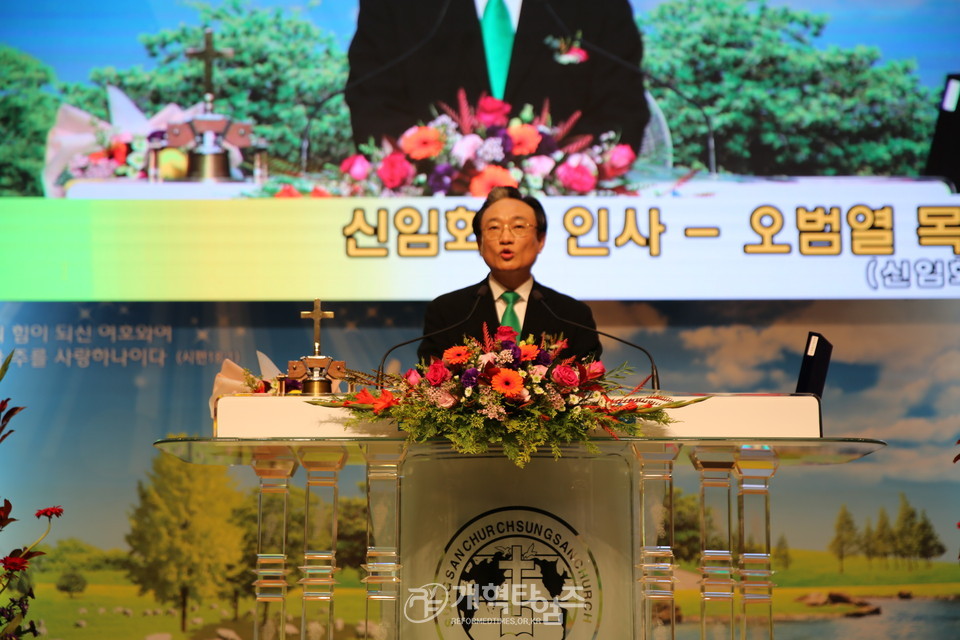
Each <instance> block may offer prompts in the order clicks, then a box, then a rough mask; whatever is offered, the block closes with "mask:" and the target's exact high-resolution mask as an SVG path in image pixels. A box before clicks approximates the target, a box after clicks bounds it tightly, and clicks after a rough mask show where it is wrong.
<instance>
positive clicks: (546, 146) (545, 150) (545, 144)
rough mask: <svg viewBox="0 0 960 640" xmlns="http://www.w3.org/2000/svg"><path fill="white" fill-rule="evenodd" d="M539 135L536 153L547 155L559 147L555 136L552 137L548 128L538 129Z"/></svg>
mask: <svg viewBox="0 0 960 640" xmlns="http://www.w3.org/2000/svg"><path fill="white" fill-rule="evenodd" d="M540 135H541V138H540V144H539V145H537V155H544V156H548V155H550V154H551V153H553V152H554V151H556V150H557V149H559V148H560V147H559V145H557V140H556V138H554V137H553V134H552V133H550V130H549V129H546V130H544V129H540Z"/></svg>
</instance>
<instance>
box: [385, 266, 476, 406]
mask: <svg viewBox="0 0 960 640" xmlns="http://www.w3.org/2000/svg"><path fill="white" fill-rule="evenodd" d="M489 292H490V287H489V286H488V285H487V284H482V285H480V286H479V287H477V293H476V295H475V297H474V299H473V305H472V306H471V307H470V311H468V312H467V315H466V316H464V318H463V319H462V320H460V321H459V322H455V323H453V324H452V325H450V326H448V327H443V328H441V329H437V330H436V331H431V332H430V333H425V334H423V335H422V336H417V337H416V338H411V339H410V340H404V341H403V342H401V343H399V344H395V345H393V346H392V347H390V348H389V349H387V352H386V353H385V354H383V358H381V359H380V366H379V367H377V388H378V389H382V388H383V375H384V373H383V367H384V365H385V364H386V362H387V356H389V355H390V354H391V353H393V351H394V350H396V349H399V348H400V347H403V346H406V345H408V344H411V343H414V342H419V341H420V340H425V339H426V338H432V337H433V336H435V335H438V334H441V333H445V332H447V331H450V330H451V329H456V328H457V327H459V326H460V325H462V324H464V323H466V322H467V320H469V319H470V318H472V317H473V313H474V312H475V311H476V310H477V307H478V306H480V299H481V298H483V296H485V295H487V294H488V293H489Z"/></svg>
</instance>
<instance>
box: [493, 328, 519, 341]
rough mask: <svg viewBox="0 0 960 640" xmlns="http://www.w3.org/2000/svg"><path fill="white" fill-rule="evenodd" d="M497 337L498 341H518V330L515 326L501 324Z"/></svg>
mask: <svg viewBox="0 0 960 640" xmlns="http://www.w3.org/2000/svg"><path fill="white" fill-rule="evenodd" d="M496 338H497V341H498V342H504V341H510V342H516V341H517V330H516V329H514V328H513V327H508V326H506V325H501V326H499V327H497V335H496Z"/></svg>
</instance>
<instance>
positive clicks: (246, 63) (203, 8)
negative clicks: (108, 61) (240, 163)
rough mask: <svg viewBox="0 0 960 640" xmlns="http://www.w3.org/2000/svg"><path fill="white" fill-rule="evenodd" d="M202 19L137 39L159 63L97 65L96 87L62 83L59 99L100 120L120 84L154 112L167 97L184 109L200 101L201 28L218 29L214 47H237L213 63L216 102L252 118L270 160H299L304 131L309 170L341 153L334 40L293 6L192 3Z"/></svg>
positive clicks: (345, 126) (340, 57) (343, 70)
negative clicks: (190, 54) (109, 92)
mask: <svg viewBox="0 0 960 640" xmlns="http://www.w3.org/2000/svg"><path fill="white" fill-rule="evenodd" d="M194 6H195V7H196V8H197V10H198V11H199V14H200V19H199V24H193V25H184V24H182V25H180V26H179V27H178V28H177V29H174V30H163V31H161V32H160V33H157V34H152V35H150V34H145V35H142V36H141V37H140V41H141V42H142V43H143V45H144V47H145V48H146V50H147V53H148V55H149V56H150V57H151V58H152V59H153V60H154V61H155V68H153V69H151V70H149V71H148V70H144V69H142V68H140V67H134V68H130V69H122V70H120V69H115V68H113V67H106V68H100V69H94V70H93V71H92V72H91V74H90V80H91V81H92V83H93V84H94V85H96V88H90V87H87V86H84V85H80V84H72V85H65V86H64V87H63V91H64V98H65V100H66V101H67V102H69V103H70V104H73V105H75V106H78V107H80V108H82V109H85V110H87V111H89V112H90V113H92V114H94V115H97V116H98V117H102V118H105V117H106V97H105V96H106V94H105V91H104V88H105V87H106V86H107V85H113V86H116V87H119V88H120V89H122V90H123V91H124V92H126V94H127V95H128V96H130V98H131V99H133V101H134V102H135V103H136V104H137V106H139V107H140V109H141V110H142V111H143V112H144V113H146V114H148V115H151V114H153V113H155V112H156V111H159V110H160V109H161V108H163V107H164V106H166V105H167V104H168V103H176V104H179V105H181V106H183V107H187V106H190V105H193V104H196V103H198V102H201V101H202V100H203V94H204V87H203V78H204V71H203V69H204V68H203V62H202V61H200V60H198V59H188V58H187V57H186V52H187V50H188V49H190V48H202V46H203V42H204V35H203V32H204V29H205V28H206V27H210V28H212V29H213V32H214V47H215V48H216V49H218V50H222V49H226V48H233V50H234V56H233V57H232V58H229V59H226V58H219V59H217V60H216V61H215V62H214V72H213V83H214V92H215V96H216V100H215V102H214V108H215V110H216V111H217V112H218V113H223V114H225V115H228V116H230V117H232V118H234V119H240V120H252V121H253V122H254V123H255V124H256V126H255V131H256V133H257V134H258V135H260V136H262V137H263V138H264V139H265V141H266V143H267V145H268V147H269V152H270V155H271V156H272V157H273V158H279V159H281V160H282V161H285V162H286V163H288V164H289V165H290V166H292V167H294V168H299V167H300V160H301V143H302V139H303V137H304V134H305V133H306V139H307V140H308V142H309V158H310V165H311V166H312V167H320V166H322V165H323V164H324V163H325V162H327V161H330V160H339V159H342V158H344V157H346V156H347V155H348V154H349V153H350V152H351V150H352V143H351V134H350V131H351V130H350V121H349V113H348V112H347V109H346V107H345V105H344V102H343V99H342V97H341V96H337V97H335V98H333V99H330V100H329V101H328V102H326V103H323V99H324V98H325V97H326V96H328V95H331V94H333V93H335V92H336V91H337V90H339V88H341V87H342V86H343V85H344V84H345V83H346V76H347V62H346V55H345V54H344V53H342V52H340V51H339V50H338V48H337V46H336V44H335V42H334V40H333V37H332V36H330V35H327V34H324V33H323V32H322V31H321V30H320V29H319V28H317V27H316V26H314V25H313V24H312V23H310V22H309V21H307V20H306V19H304V18H302V17H300V16H299V15H298V13H297V12H296V11H295V10H293V11H288V10H284V9H281V8H279V7H274V8H269V9H259V8H252V7H250V6H249V2H245V1H243V0H228V1H227V2H224V3H223V4H222V5H220V6H216V7H214V6H211V5H209V4H206V3H196V4H195V5H194Z"/></svg>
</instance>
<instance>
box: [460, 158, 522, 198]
mask: <svg viewBox="0 0 960 640" xmlns="http://www.w3.org/2000/svg"><path fill="white" fill-rule="evenodd" d="M517 185H518V183H517V179H516V178H514V177H513V175H512V174H511V173H510V171H509V170H508V169H505V168H503V167H500V166H497V165H495V164H491V165H487V166H486V167H484V169H483V171H481V172H480V173H478V174H477V175H475V176H474V177H473V179H472V180H471V181H470V195H472V196H474V197H477V198H486V197H487V195H488V194H489V193H490V190H491V189H493V188H494V187H516V186H517Z"/></svg>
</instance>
